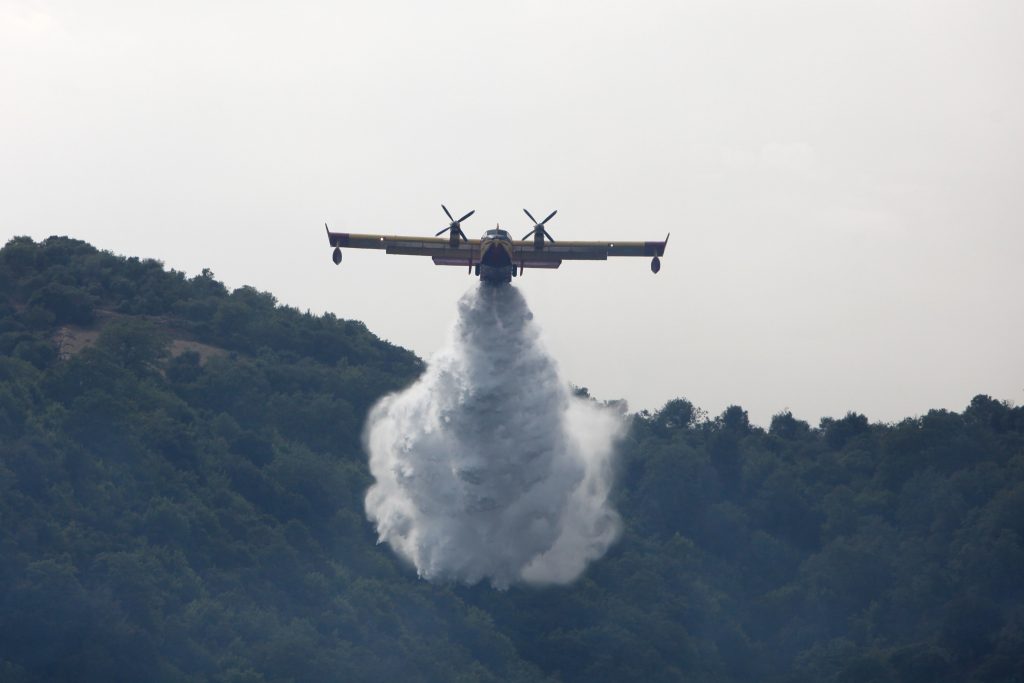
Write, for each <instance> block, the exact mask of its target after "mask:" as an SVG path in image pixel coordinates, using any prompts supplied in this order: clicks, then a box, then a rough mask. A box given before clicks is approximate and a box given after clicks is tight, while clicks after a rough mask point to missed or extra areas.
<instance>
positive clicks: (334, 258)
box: [331, 247, 341, 266]
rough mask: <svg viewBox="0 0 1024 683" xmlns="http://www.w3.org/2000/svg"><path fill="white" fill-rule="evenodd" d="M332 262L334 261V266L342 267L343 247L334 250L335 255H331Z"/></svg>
mask: <svg viewBox="0 0 1024 683" xmlns="http://www.w3.org/2000/svg"><path fill="white" fill-rule="evenodd" d="M331 260H332V261H334V265H336V266H340V265H341V247H335V248H334V253H333V254H331Z"/></svg>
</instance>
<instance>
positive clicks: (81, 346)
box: [0, 238, 1024, 681]
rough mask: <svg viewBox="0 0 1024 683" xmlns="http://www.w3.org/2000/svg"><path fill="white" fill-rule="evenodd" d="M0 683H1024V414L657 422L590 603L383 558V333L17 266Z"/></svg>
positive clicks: (49, 255) (63, 267) (6, 322)
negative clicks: (371, 504) (370, 454)
mask: <svg viewBox="0 0 1024 683" xmlns="http://www.w3.org/2000/svg"><path fill="white" fill-rule="evenodd" d="M0 292H3V296H2V298H0V581H2V584H3V585H4V586H5V590H4V592H3V594H2V595H0V680H5V681H7V680H10V681H18V680H22V681H41V680H47V681H51V680H76V681H87V680H105V681H108V680H126V681H129V680H131V681H136V680H168V681H171V680H173V681H180V680H191V681H288V680H295V681H306V680H399V679H400V680H424V681H426V680H466V681H475V680H545V679H548V680H564V681H593V680H608V681H624V680H687V681H693V680H707V681H742V680H753V679H759V680H778V681H823V680H836V681H889V680H915V681H916V680H920V681H941V680H948V681H962V680H972V679H973V680H999V681H1012V680H1018V681H1020V680H1024V599H1022V598H1024V594H1022V588H1021V586H1020V582H1019V573H1020V570H1021V568H1022V567H1024V543H1022V536H1024V409H1021V408H1012V407H1010V406H1007V405H1004V404H1002V403H999V402H996V401H993V400H991V399H989V398H987V397H984V396H979V397H976V398H975V399H974V400H973V401H972V402H971V404H970V405H969V406H968V407H967V408H966V409H965V410H964V411H963V413H960V414H957V413H950V412H946V411H932V412H930V413H929V414H927V415H925V416H923V417H921V418H914V419H908V420H905V421H903V422H901V423H899V424H896V425H881V424H869V423H868V421H867V420H866V419H864V418H863V416H859V415H855V414H850V415H847V416H846V417H844V418H842V419H835V420H823V421H822V423H821V424H820V425H819V426H818V427H817V428H811V427H810V426H809V425H808V424H807V423H805V422H802V421H800V420H798V419H796V418H794V417H793V416H792V415H789V414H780V415H778V416H776V418H775V419H774V420H773V421H772V425H771V428H770V429H769V430H768V431H765V430H761V429H759V428H756V427H753V426H751V425H750V424H749V423H748V422H747V419H746V414H745V413H744V411H743V410H742V409H741V408H738V407H732V408H730V409H729V410H727V411H725V412H724V413H723V414H722V415H720V416H718V417H716V418H714V419H708V418H707V417H706V416H705V415H703V414H702V413H701V412H700V411H699V410H697V409H695V408H694V407H693V406H692V405H691V404H689V403H688V402H687V401H685V400H682V399H680V400H676V401H672V402H670V403H669V404H667V405H666V406H665V407H664V408H663V409H662V410H661V411H659V412H658V413H656V414H653V415H649V414H640V415H636V416H634V417H633V423H632V429H631V432H630V436H629V438H628V439H627V442H626V443H625V444H624V446H623V449H622V450H623V452H622V454H621V457H620V468H621V471H620V476H619V484H618V488H617V494H616V495H617V505H618V507H619V510H620V511H621V512H622V514H623V518H624V521H625V524H626V531H625V534H624V536H623V538H622V540H621V541H620V542H619V544H618V545H617V546H615V547H614V548H613V550H612V551H611V553H610V554H609V555H608V556H607V557H606V558H604V559H603V560H601V561H600V562H598V563H597V564H596V565H594V566H593V567H592V569H591V570H590V571H589V572H588V573H587V575H585V577H584V579H582V580H581V581H579V582H578V583H576V584H575V585H573V586H571V587H568V588H548V589H543V590H534V589H523V588H513V589H512V590H509V591H507V592H496V591H494V590H492V589H490V588H486V587H482V586H476V587H463V586H434V585H430V584H427V583H425V582H423V581H420V580H418V579H417V578H416V577H415V575H414V573H413V572H412V571H411V570H409V569H408V568H406V567H404V566H402V565H400V563H398V562H397V561H396V560H395V559H394V557H393V556H392V555H391V554H390V553H389V552H388V551H387V550H386V548H383V547H380V546H377V545H375V540H376V539H375V537H374V534H373V532H372V529H371V528H370V527H369V525H368V524H367V522H366V521H365V518H364V514H363V507H362V496H363V493H364V492H365V489H366V487H367V486H368V484H369V475H368V472H367V469H366V464H365V456H364V454H363V453H362V450H361V446H360V431H361V425H362V421H363V418H364V416H365V414H366V412H367V410H368V408H369V407H370V406H371V405H372V404H373V402H374V401H375V400H376V399H377V398H378V397H380V396H381V395H383V394H384V393H386V392H388V391H391V390H393V389H396V388H398V387H401V386H404V385H405V384H407V383H408V382H410V381H412V380H413V379H414V378H415V377H416V376H417V375H418V373H419V372H420V371H421V370H422V364H421V363H420V361H419V360H418V359H416V358H415V357H414V356H413V355H412V354H410V353H408V352H406V351H404V350H402V349H399V348H396V347H394V346H391V345H389V344H386V343H384V342H381V341H380V340H379V339H377V338H376V337H374V336H373V335H372V334H371V333H369V332H368V331H367V330H366V328H365V327H364V326H363V325H361V324H360V323H355V322H349V321H341V320H337V319H335V318H333V317H332V316H324V317H316V316H311V315H308V314H301V313H299V312H298V311H295V310H293V309H288V308H283V307H280V306H277V305H276V302H275V301H274V299H273V297H272V296H270V295H268V294H265V293H261V292H257V291H255V290H252V289H251V288H241V289H238V290H235V291H234V292H230V293H229V292H227V291H226V290H225V288H224V287H223V286H222V285H221V284H220V283H218V282H216V280H214V279H213V277H212V275H211V274H210V273H208V272H206V273H204V274H202V275H200V276H198V277H195V278H191V279H187V278H185V277H184V276H183V275H181V274H180V273H174V272H167V271H165V270H164V269H163V267H162V266H161V264H159V263H156V262H152V261H139V260H137V259H123V258H119V257H115V256H113V255H111V254H108V253H104V252H99V251H97V250H96V249H94V248H92V247H90V246H89V245H87V244H84V243H82V242H78V241H75V240H70V239H67V238H51V239H49V240H46V241H44V242H42V243H38V244H37V243H33V242H32V241H31V240H28V239H25V238H18V239H15V240H12V241H11V242H9V243H8V244H7V245H6V246H5V247H4V248H3V250H2V251H0Z"/></svg>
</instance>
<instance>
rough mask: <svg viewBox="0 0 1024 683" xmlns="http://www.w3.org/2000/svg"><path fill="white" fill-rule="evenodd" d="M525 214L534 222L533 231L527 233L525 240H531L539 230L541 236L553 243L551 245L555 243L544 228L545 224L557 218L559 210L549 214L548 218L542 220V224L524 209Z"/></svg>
mask: <svg viewBox="0 0 1024 683" xmlns="http://www.w3.org/2000/svg"><path fill="white" fill-rule="evenodd" d="M523 213H525V214H526V215H527V216H528V217H529V219H530V220H531V221H533V230H531V231H530V232H528V233H526V235H525V236H524V237H523V239H524V240H527V239H530V237H531V236H532V235H534V234H535V233H536V232H537V231H538V230H539V231H540V234H541V235H543V236H544V237H547V238H548V239H549V240H550V241H551V244H554V243H555V239H554V238H553V237H552V236H551V235H549V234H548V231H547V230H546V229H545V228H544V224H545V223H547V222H548V221H549V220H551V219H552V218H554V217H555V214H556V213H558V210H557V209H556V210H554V211H552V212H551V213H549V214H548V217H547V218H545V219H544V220H542V221H541V222H540V223H538V222H537V219H536V218H534V217H533V214H532V213H530V212H529V211H527V210H526V209H523Z"/></svg>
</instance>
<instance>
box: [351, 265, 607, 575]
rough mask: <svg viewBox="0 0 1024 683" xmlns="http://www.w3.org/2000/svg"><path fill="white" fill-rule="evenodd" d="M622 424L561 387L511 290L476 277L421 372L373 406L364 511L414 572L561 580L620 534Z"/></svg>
mask: <svg viewBox="0 0 1024 683" xmlns="http://www.w3.org/2000/svg"><path fill="white" fill-rule="evenodd" d="M622 429H623V423H622V419H621V417H620V416H619V415H618V414H617V413H615V412H614V411H612V410H610V409H608V408H604V407H602V406H599V405H597V404H596V403H594V402H592V401H587V400H585V399H582V398H578V397H576V396H574V395H572V393H571V392H570V391H569V389H568V385H567V384H566V382H564V381H563V380H562V378H561V377H560V376H559V373H558V368H557V366H556V364H555V362H554V361H553V360H552V358H551V357H550V356H549V355H548V354H547V352H546V351H545V350H544V348H543V347H542V345H541V343H540V340H539V331H538V329H537V326H536V324H534V322H533V314H532V313H531V312H530V309H529V306H528V305H527V303H526V300H525V299H524V298H523V296H522V294H520V292H519V291H518V290H517V289H515V288H514V287H511V286H507V285H506V286H497V287H495V286H491V285H484V284H481V285H479V286H478V287H476V288H474V289H473V290H471V291H469V292H467V293H466V294H465V295H464V296H463V297H462V298H461V300H460V301H459V303H458V319H457V320H456V323H455V325H454V328H453V329H452V332H451V334H450V335H449V338H448V341H447V342H446V343H445V345H444V346H443V347H442V348H441V349H440V350H439V351H438V352H437V353H436V354H435V355H434V357H433V358H431V359H430V361H429V363H428V366H427V370H426V372H425V373H424V374H423V376H422V377H421V378H420V379H419V380H418V381H417V382H416V383H415V384H413V385H412V386H410V387H409V388H408V389H406V390H404V391H401V392H399V393H396V394H392V395H390V396H387V397H385V398H384V399H382V400H381V401H380V403H378V404H377V405H376V406H375V407H374V409H373V410H372V411H371V413H370V416H369V418H368V421H367V426H366V432H365V435H364V438H365V441H366V447H367V452H368V453H369V456H370V471H371V472H372V474H373V477H374V479H375V483H374V484H373V485H372V486H371V487H370V489H369V491H368V492H367V494H366V512H367V515H368V517H369V518H370V520H371V521H372V522H373V523H374V524H375V525H376V528H377V532H378V535H379V539H380V541H381V542H386V543H388V544H389V545H390V546H391V547H392V548H393V549H394V550H395V551H396V552H397V553H398V554H399V555H400V556H402V557H404V558H406V559H408V560H409V561H410V562H412V564H413V565H415V567H416V569H417V571H418V572H419V574H420V576H422V577H424V578H426V579H429V580H441V581H450V580H455V581H462V582H466V583H470V584H472V583H476V582H478V581H481V580H489V581H490V582H491V584H492V585H494V586H495V587H497V588H505V587H507V586H509V585H510V584H512V583H516V582H525V583H533V584H545V583H569V582H571V581H572V580H574V579H575V578H576V577H578V576H579V575H580V574H581V573H582V572H583V570H584V568H586V566H587V564H588V563H589V562H590V561H592V560H594V559H596V558H599V557H601V556H602V555H603V554H604V553H605V551H606V550H607V549H608V547H609V546H610V545H611V544H612V543H613V542H614V540H615V538H616V536H617V535H618V531H619V517H618V515H617V514H616V512H615V511H614V510H613V509H612V508H611V506H610V505H609V501H608V494H609V492H610V489H611V483H612V466H611V465H612V463H611V460H612V457H613V453H614V448H615V444H616V441H617V439H618V438H619V437H620V436H621V433H622Z"/></svg>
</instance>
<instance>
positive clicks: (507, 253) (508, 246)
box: [477, 229, 518, 283]
mask: <svg viewBox="0 0 1024 683" xmlns="http://www.w3.org/2000/svg"><path fill="white" fill-rule="evenodd" d="M512 254H513V252H512V237H511V236H510V235H509V234H508V233H507V232H506V231H504V230H500V229H495V230H488V231H487V232H486V233H485V234H484V236H483V237H482V238H481V240H480V262H479V265H478V266H477V274H478V275H479V276H480V279H481V280H482V281H483V282H492V283H504V282H511V281H512V278H513V277H514V276H516V275H518V273H517V272H516V271H517V269H516V267H515V264H514V263H513V262H512Z"/></svg>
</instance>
